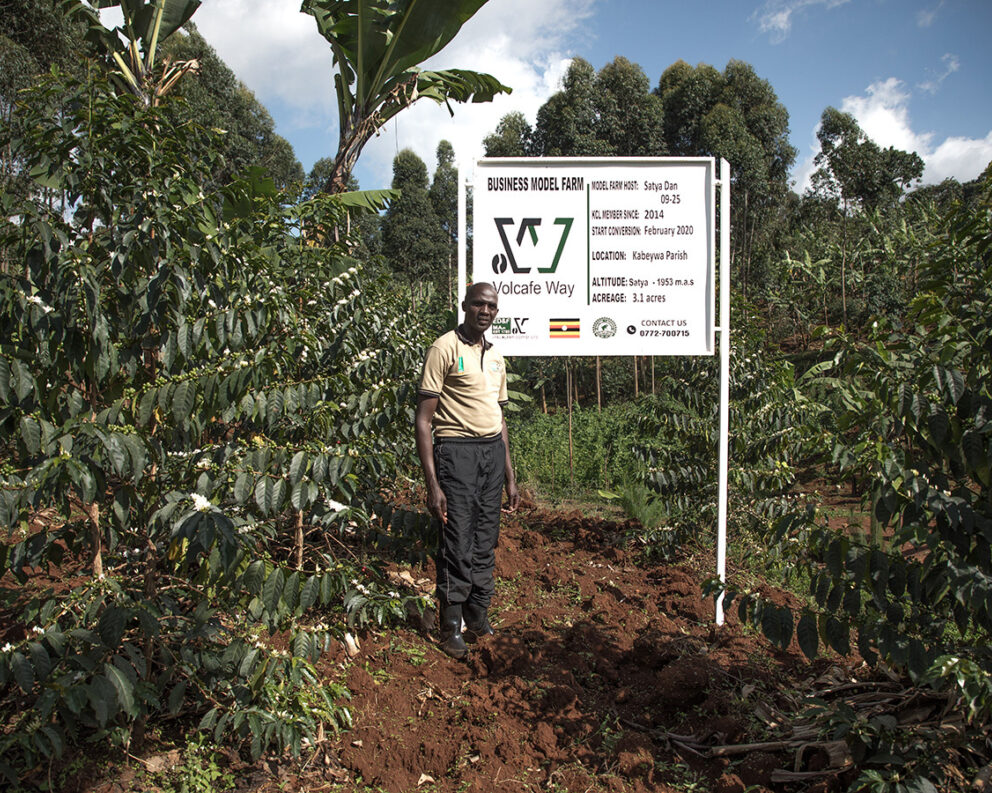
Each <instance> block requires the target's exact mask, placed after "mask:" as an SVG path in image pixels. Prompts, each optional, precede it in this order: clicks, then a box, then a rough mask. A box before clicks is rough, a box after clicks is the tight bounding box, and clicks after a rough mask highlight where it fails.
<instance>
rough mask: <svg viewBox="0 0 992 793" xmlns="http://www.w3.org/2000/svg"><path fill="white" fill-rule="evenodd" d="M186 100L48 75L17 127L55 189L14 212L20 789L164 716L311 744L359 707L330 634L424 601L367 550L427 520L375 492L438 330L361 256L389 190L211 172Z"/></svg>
mask: <svg viewBox="0 0 992 793" xmlns="http://www.w3.org/2000/svg"><path fill="white" fill-rule="evenodd" d="M167 105H168V103H165V107H163V108H158V107H154V106H147V105H146V104H145V103H142V102H141V101H139V99H137V98H135V97H133V96H131V95H127V94H123V95H122V94H121V93H119V92H118V91H116V90H115V89H114V87H113V86H112V85H111V84H110V83H108V82H105V81H103V79H102V78H99V77H93V78H92V79H89V80H85V81H74V80H69V79H67V78H61V77H58V76H50V77H49V78H47V79H46V80H45V81H43V82H42V84H40V85H39V86H38V87H37V88H34V89H32V90H30V91H29V92H27V94H25V95H24V97H23V101H22V103H21V105H20V107H19V110H18V112H19V114H20V118H21V119H22V120H23V122H24V123H23V124H22V125H20V126H19V129H21V130H24V132H23V134H19V135H17V136H10V137H8V139H7V140H4V141H2V143H3V145H4V146H9V147H10V150H11V151H12V152H13V154H14V157H15V159H16V162H17V163H18V166H19V167H20V168H21V169H23V171H24V173H26V174H29V175H30V177H31V179H33V180H34V185H35V187H34V191H33V195H32V197H31V198H30V199H28V200H21V199H16V198H14V197H12V196H10V195H4V196H3V197H2V202H3V214H2V218H0V245H2V249H3V252H4V256H3V259H2V261H3V262H4V268H3V270H2V272H0V427H2V432H0V448H2V451H0V458H2V470H0V525H2V526H3V527H4V529H5V530H6V531H7V533H8V537H7V539H6V541H5V542H4V543H3V544H2V545H0V570H2V571H3V572H4V573H5V574H6V575H7V576H8V580H11V581H15V582H16V583H17V586H16V587H15V588H14V589H13V590H10V589H8V590H7V594H5V595H4V598H5V603H4V607H5V609H7V610H9V611H11V612H12V613H17V614H19V615H20V619H19V620H17V621H15V622H16V624H15V626H14V628H13V629H12V632H8V634H7V642H6V644H5V645H4V646H3V648H2V649H0V722H2V725H3V728H2V729H0V774H2V775H3V776H5V777H6V778H7V779H8V780H9V781H10V782H11V783H12V784H13V783H16V781H17V780H18V778H23V777H24V776H25V775H29V774H30V773H31V772H32V771H33V770H34V769H37V768H39V767H41V766H42V765H43V764H44V763H47V762H50V761H51V759H52V758H55V757H58V756H59V755H60V754H62V753H63V752H64V751H65V749H66V747H67V746H69V745H71V744H75V743H78V742H80V741H83V740H86V741H90V742H107V741H109V742H112V743H114V744H118V745H123V746H128V745H132V744H134V743H140V741H141V740H142V738H143V736H144V735H145V733H146V731H147V730H148V728H149V723H150V722H151V721H153V720H155V719H159V718H163V717H169V716H170V715H171V716H172V717H179V718H180V719H185V720H186V723H192V725H193V727H194V728H195V727H196V726H197V725H198V726H199V729H201V730H203V731H207V733H208V735H210V736H211V737H212V739H214V740H217V741H226V742H229V743H231V744H233V745H235V746H241V747H244V748H245V749H246V750H248V751H250V752H251V754H252V755H254V756H258V755H259V754H260V753H261V752H263V751H266V750H268V749H272V750H286V749H288V750H292V751H299V749H300V746H301V744H302V742H303V741H304V740H305V739H306V740H311V741H312V740H315V739H316V738H317V737H318V736H319V735H321V734H322V732H323V731H324V729H325V728H327V729H335V728H337V727H340V726H342V725H346V724H347V723H348V721H349V718H350V716H349V711H348V708H347V692H346V691H345V690H344V689H343V687H341V686H338V685H336V684H334V683H333V682H331V683H329V682H328V681H326V680H325V681H321V684H320V685H318V684H317V678H316V672H315V668H314V662H315V661H316V660H317V659H318V657H319V656H320V654H321V653H322V652H323V651H324V650H325V649H326V648H327V647H328V646H329V643H330V642H332V641H335V640H336V639H338V638H341V637H342V634H343V633H344V631H345V630H346V629H347V628H348V624H349V623H350V624H351V625H354V624H360V623H362V622H364V621H367V620H369V619H374V620H379V621H382V620H387V619H391V618H393V617H400V616H403V615H404V614H405V613H406V610H407V607H408V606H409V605H410V603H414V604H416V603H419V600H418V599H417V598H413V597H412V596H410V595H407V594H406V593H402V592H397V591H392V588H391V587H390V586H389V585H388V584H386V580H385V578H384V577H383V576H382V575H381V571H380V566H379V564H378V563H377V562H376V561H375V558H374V557H373V556H371V555H370V553H369V551H370V550H371V549H372V548H373V547H375V546H376V545H379V544H382V543H383V542H385V541H392V542H398V541H399V539H398V538H397V536H396V535H397V534H398V533H399V534H402V532H403V531H406V533H407V534H410V533H413V534H415V533H416V529H417V527H418V526H420V522H418V519H417V518H412V519H409V520H404V516H403V514H402V513H397V514H395V515H391V516H390V520H389V521H386V522H384V521H382V519H381V517H380V516H379V515H376V513H374V511H373V508H374V505H375V504H376V503H377V502H378V501H379V498H380V496H379V489H380V487H381V486H382V484H383V483H384V482H386V481H388V480H389V478H390V477H391V476H393V475H394V472H395V470H396V466H397V461H398V459H399V458H400V457H401V456H402V455H403V454H405V453H406V452H407V451H408V447H409V444H410V440H409V438H410V431H409V428H410V424H411V421H412V402H413V396H412V390H411V389H412V388H413V387H414V385H413V384H414V383H415V370H416V369H417V367H418V366H419V362H420V355H421V350H422V349H423V344H422V340H421V339H420V338H419V335H418V331H416V330H414V329H413V328H411V327H409V326H408V325H407V324H406V323H404V322H403V314H402V309H401V308H400V307H399V305H398V304H397V303H396V302H395V297H394V296H393V295H392V294H391V293H390V292H389V291H388V290H385V289H381V288H377V287H376V285H375V284H363V283H362V282H361V281H360V280H359V276H360V271H359V266H358V263H357V262H355V261H353V260H352V259H351V258H350V257H349V255H348V254H349V245H350V241H349V237H348V234H347V233H346V228H347V226H348V222H347V214H348V213H349V212H350V211H359V210H360V209H362V208H364V209H374V208H376V207H377V206H380V205H381V202H382V200H383V198H384V196H383V195H381V194H368V193H366V194H350V195H347V194H346V195H343V196H337V197H333V198H319V199H314V200H312V201H310V202H307V203H304V204H300V205H294V204H293V203H291V202H290V201H289V200H288V199H287V197H286V196H283V195H282V194H280V193H278V192H277V191H276V190H275V189H274V187H273V185H272V183H271V182H270V181H268V180H267V179H265V178H264V175H263V174H261V173H260V172H257V171H252V172H250V173H248V174H246V175H245V176H244V177H243V178H241V179H239V180H237V181H235V182H234V183H232V184H229V185H227V186H225V187H223V188H222V189H211V188H210V187H209V185H210V184H211V182H210V174H211V173H214V172H216V169H214V168H212V167H211V166H212V165H213V161H214V160H215V158H216V157H217V155H216V151H217V148H218V147H217V146H216V145H215V140H214V138H213V137H212V135H213V133H209V132H206V131H204V130H201V129H197V128H196V127H195V126H193V125H191V124H180V123H179V122H176V121H175V120H174V117H175V115H176V114H171V115H170V114H169V113H167V112H166V111H167ZM334 240H339V241H337V242H335V241H334ZM407 524H409V525H407ZM419 607H422V604H420V606H419ZM345 616H346V617H347V619H348V622H345Z"/></svg>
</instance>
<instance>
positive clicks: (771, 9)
mask: <svg viewBox="0 0 992 793" xmlns="http://www.w3.org/2000/svg"><path fill="white" fill-rule="evenodd" d="M847 2H849V0H766V2H765V4H764V5H763V6H762V7H761V8H759V9H757V10H756V11H755V12H754V13H753V14H752V15H751V19H752V20H757V22H758V29H759V30H760V31H761V32H762V33H769V34H770V35H771V39H772V41H773V42H775V43H778V42H780V41H783V40H785V39H786V38H788V36H789V33H791V32H792V18H793V16H795V15H796V14H797V13H798V12H800V11H803V10H804V9H806V8H809V7H810V6H826V8H827V10H828V11H829V10H830V9H832V8H836V7H837V6H842V5H844V4H845V3H847Z"/></svg>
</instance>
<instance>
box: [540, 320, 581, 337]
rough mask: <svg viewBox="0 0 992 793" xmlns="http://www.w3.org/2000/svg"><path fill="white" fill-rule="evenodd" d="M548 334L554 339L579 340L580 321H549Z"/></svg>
mask: <svg viewBox="0 0 992 793" xmlns="http://www.w3.org/2000/svg"><path fill="white" fill-rule="evenodd" d="M548 334H549V335H550V336H551V338H552V339H577V338H579V320H578V319H577V318H575V319H554V318H552V319H549V320H548Z"/></svg>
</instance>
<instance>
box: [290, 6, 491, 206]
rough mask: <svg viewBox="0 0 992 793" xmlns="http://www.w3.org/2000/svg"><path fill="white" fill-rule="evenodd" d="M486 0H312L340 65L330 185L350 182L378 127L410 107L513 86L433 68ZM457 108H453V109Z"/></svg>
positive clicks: (477, 98)
mask: <svg viewBox="0 0 992 793" xmlns="http://www.w3.org/2000/svg"><path fill="white" fill-rule="evenodd" d="M485 3H486V0H398V1H397V0H304V2H303V9H302V10H303V11H304V12H305V13H307V14H310V15H311V16H313V18H314V20H315V21H316V23H317V29H318V30H319V31H320V34H321V35H322V36H323V37H324V38H325V39H327V41H328V43H329V44H330V45H331V51H332V52H333V54H334V65H335V67H336V68H337V70H338V73H337V74H336V75H335V76H334V90H335V93H336V95H337V100H338V151H337V155H336V156H335V158H334V168H333V170H332V172H331V176H330V178H329V179H328V182H327V185H326V186H325V189H326V190H327V191H329V192H331V193H338V192H342V191H343V190H345V189H346V186H347V183H348V176H349V175H350V174H351V172H352V169H353V168H354V167H355V163H356V162H357V161H358V156H359V154H361V151H362V149H363V147H364V146H365V144H366V143H367V142H368V141H369V140H370V139H371V138H372V136H373V135H375V134H376V132H377V131H378V130H379V129H380V128H381V127H382V125H383V124H385V123H386V122H387V121H389V120H390V119H391V118H393V116H395V115H396V114H397V113H399V112H401V111H402V110H404V109H406V108H407V107H410V106H411V105H412V104H413V103H414V102H416V101H418V100H419V99H423V98H425V97H426V98H429V99H432V100H434V101H435V102H437V103H439V104H441V103H444V104H445V105H447V106H448V109H449V110H450V109H451V106H450V102H451V101H452V100H453V101H456V102H468V101H472V102H488V101H491V100H492V98H493V97H494V96H495V95H496V94H498V93H509V92H510V88H508V87H507V86H505V85H503V84H502V83H500V82H499V81H498V80H497V79H496V78H495V77H493V76H492V75H489V74H484V73H480V72H473V71H467V70H465V69H446V70H438V71H434V70H426V69H423V70H422V69H420V68H418V64H420V63H422V62H423V61H425V60H427V59H428V58H430V57H431V56H432V55H435V54H437V53H438V52H440V51H441V50H442V49H443V48H444V47H445V46H446V45H447V44H448V43H449V42H450V41H451V39H452V38H454V37H455V35H456V34H457V33H458V31H459V30H461V27H462V25H464V24H465V22H467V21H468V20H469V19H470V18H471V17H472V16H473V15H474V14H475V13H476V11H478V10H479V9H480V8H481V7H482V6H483V5H484V4H485ZM452 112H453V111H452Z"/></svg>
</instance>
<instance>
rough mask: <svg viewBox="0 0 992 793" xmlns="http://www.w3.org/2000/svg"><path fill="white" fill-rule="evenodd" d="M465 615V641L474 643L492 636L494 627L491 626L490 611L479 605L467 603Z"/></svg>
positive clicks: (464, 609) (464, 610) (464, 608)
mask: <svg viewBox="0 0 992 793" xmlns="http://www.w3.org/2000/svg"><path fill="white" fill-rule="evenodd" d="M462 611H463V612H464V614H465V641H468V642H474V641H477V640H478V639H479V637H481V636H492V635H493V633H495V631H493V626H492V625H490V624H489V609H488V608H486V606H480V605H478V604H477V603H466V604H465V605H464V607H463V609H462Z"/></svg>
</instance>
